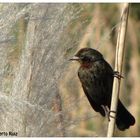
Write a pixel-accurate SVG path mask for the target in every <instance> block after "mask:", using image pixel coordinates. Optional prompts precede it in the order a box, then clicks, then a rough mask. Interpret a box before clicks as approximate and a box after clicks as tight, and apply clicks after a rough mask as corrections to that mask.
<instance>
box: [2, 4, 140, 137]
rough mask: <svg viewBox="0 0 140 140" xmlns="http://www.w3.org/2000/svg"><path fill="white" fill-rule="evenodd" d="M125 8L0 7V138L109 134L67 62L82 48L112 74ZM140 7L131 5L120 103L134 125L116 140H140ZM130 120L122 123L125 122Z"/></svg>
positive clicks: (75, 65) (105, 121)
mask: <svg viewBox="0 0 140 140" xmlns="http://www.w3.org/2000/svg"><path fill="white" fill-rule="evenodd" d="M121 8H122V4H115V3H113V4H111V3H110V4H105V3H104V4H98V3H96V4H94V3H92V4H91V3H90V4H88V3H84V4H82V3H79V4H78V3H77V4H68V3H65V4H51V3H49V4H47V3H46V4H39V3H38V4H37V3H36V4H34V3H30V4H27V3H26V4H14V3H9V4H8V3H7V4H2V3H1V4H0V60H1V61H0V120H1V121H0V132H9V131H11V132H17V133H18V136H27V137H34V136H36V137H47V136H75V137H77V136H94V137H101V136H106V134H107V127H108V119H107V118H103V117H101V116H100V114H99V113H97V112H94V111H93V110H92V108H91V106H90V105H89V102H88V100H87V98H86V97H85V95H84V92H83V90H82V88H81V84H80V82H79V79H78V76H77V70H78V67H79V64H78V63H76V62H75V63H74V62H69V61H68V60H69V59H70V58H71V57H72V56H73V55H74V54H75V53H76V52H77V51H78V50H79V49H80V48H83V47H91V48H95V49H97V50H99V51H100V52H101V53H102V54H103V55H104V58H105V59H106V60H107V61H108V62H109V63H110V64H111V65H112V67H113V68H114V62H115V60H114V58H115V49H116V39H117V31H118V27H119V24H120V14H121ZM139 31H140V4H136V3H135V4H131V6H130V13H129V22H128V28H127V36H126V49H125V58H124V67H123V76H124V79H123V80H122V84H121V93H120V98H121V100H122V102H123V104H124V105H125V106H126V107H127V109H128V110H129V111H130V112H131V113H132V114H133V115H134V116H135V118H136V124H135V125H134V126H132V127H130V128H129V130H126V131H123V132H121V131H119V130H117V128H116V130H115V136H140V117H139V116H140V107H139V106H140V96H139V91H140V86H139V84H140V45H139V44H140V33H139ZM126 119H127V118H126Z"/></svg>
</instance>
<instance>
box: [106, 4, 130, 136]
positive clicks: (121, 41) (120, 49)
mask: <svg viewBox="0 0 140 140" xmlns="http://www.w3.org/2000/svg"><path fill="white" fill-rule="evenodd" d="M128 13H129V4H128V3H125V4H124V5H123V12H122V15H121V24H120V27H119V31H118V38H117V46H116V58H115V60H116V61H115V71H118V72H119V74H120V75H121V73H122V66H123V56H124V48H125V37H126V28H127V22H128ZM120 82H121V79H117V78H116V77H114V83H113V91H112V100H111V109H110V110H111V111H113V112H110V115H111V116H113V117H110V122H109V125H108V133H107V137H112V136H113V133H114V129H115V121H116V119H115V118H116V113H114V112H116V110H117V104H118V97H119V91H120Z"/></svg>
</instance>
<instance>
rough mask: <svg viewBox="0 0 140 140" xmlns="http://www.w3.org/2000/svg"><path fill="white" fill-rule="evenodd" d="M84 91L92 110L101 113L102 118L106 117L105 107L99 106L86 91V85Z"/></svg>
mask: <svg viewBox="0 0 140 140" xmlns="http://www.w3.org/2000/svg"><path fill="white" fill-rule="evenodd" d="M82 87H83V90H84V92H85V94H86V96H87V98H88V100H89V103H90V105H91V106H92V108H93V109H94V110H95V111H96V112H99V113H100V114H101V115H102V116H105V111H104V109H103V107H102V106H101V105H98V104H97V103H96V102H95V101H94V100H93V98H92V97H91V96H90V94H89V93H88V91H87V90H86V88H85V87H84V85H82Z"/></svg>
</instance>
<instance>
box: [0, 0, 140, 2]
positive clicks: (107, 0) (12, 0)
mask: <svg viewBox="0 0 140 140" xmlns="http://www.w3.org/2000/svg"><path fill="white" fill-rule="evenodd" d="M9 2H10V3H11V2H12V3H124V2H129V3H139V2H140V0H0V3H9Z"/></svg>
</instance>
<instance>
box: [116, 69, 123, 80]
mask: <svg viewBox="0 0 140 140" xmlns="http://www.w3.org/2000/svg"><path fill="white" fill-rule="evenodd" d="M114 77H116V78H118V79H119V80H120V79H121V78H124V77H123V76H122V75H120V74H119V72H118V71H114Z"/></svg>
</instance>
